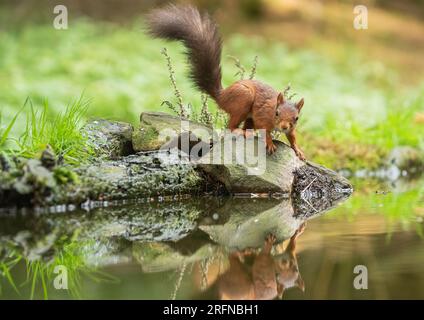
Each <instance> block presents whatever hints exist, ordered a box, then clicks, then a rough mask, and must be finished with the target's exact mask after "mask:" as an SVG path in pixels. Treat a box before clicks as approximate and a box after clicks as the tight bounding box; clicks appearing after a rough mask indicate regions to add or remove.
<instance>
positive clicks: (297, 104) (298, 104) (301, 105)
mask: <svg viewBox="0 0 424 320" xmlns="http://www.w3.org/2000/svg"><path fill="white" fill-rule="evenodd" d="M304 102H305V101H304V100H303V98H302V99H300V100H299V102H298V103H296V109H297V111H299V112H300V110H302V107H303V104H304Z"/></svg>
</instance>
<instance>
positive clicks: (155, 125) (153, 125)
mask: <svg viewBox="0 0 424 320" xmlns="http://www.w3.org/2000/svg"><path fill="white" fill-rule="evenodd" d="M188 131H190V132H193V133H194V134H196V132H197V133H198V134H196V136H198V137H199V138H204V139H203V141H205V142H207V141H206V139H211V137H212V134H213V131H212V128H210V127H208V126H205V125H203V124H200V123H197V122H193V121H189V120H181V118H180V117H177V116H172V115H169V114H167V113H163V112H143V113H142V114H141V115H140V126H139V128H137V129H135V130H134V132H133V137H132V144H133V149H134V150H135V151H136V152H137V151H151V150H159V149H160V148H161V147H162V146H163V145H164V144H166V143H167V142H171V141H172V140H173V139H175V138H178V136H179V135H180V134H181V133H182V132H188ZM200 132H202V134H201V133H200ZM204 135H208V136H209V137H204Z"/></svg>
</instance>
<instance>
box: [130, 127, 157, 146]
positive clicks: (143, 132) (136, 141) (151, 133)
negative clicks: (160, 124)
mask: <svg viewBox="0 0 424 320" xmlns="http://www.w3.org/2000/svg"><path fill="white" fill-rule="evenodd" d="M158 135H159V133H158V132H157V130H156V129H155V128H154V127H150V126H145V127H143V128H139V129H137V130H135V131H134V133H133V148H134V150H157V149H159V148H160V146H161V145H162V143H159V142H158V139H157V138H158Z"/></svg>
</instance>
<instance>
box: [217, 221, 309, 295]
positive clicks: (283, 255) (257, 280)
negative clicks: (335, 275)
mask: <svg viewBox="0 0 424 320" xmlns="http://www.w3.org/2000/svg"><path fill="white" fill-rule="evenodd" d="M305 225H306V224H305V223H303V224H302V225H301V226H300V227H299V229H298V230H296V232H295V233H294V235H293V236H292V237H291V238H290V240H289V243H288V245H287V247H286V249H285V250H281V249H282V248H281V245H280V247H279V249H280V250H281V251H280V252H278V253H277V254H276V255H272V252H271V251H272V249H273V246H274V244H275V241H276V237H275V236H274V235H272V234H271V235H269V236H268V237H267V238H266V239H265V241H264V246H263V248H262V249H261V250H260V252H259V253H257V252H255V251H252V250H244V251H235V252H232V253H230V255H229V257H228V259H229V268H228V270H226V271H225V272H224V273H223V274H221V275H220V276H219V278H218V279H217V287H218V297H219V299H222V300H246V299H248V300H252V299H255V300H265V299H266V300H269V299H274V298H279V299H281V298H282V297H283V293H284V290H286V289H289V288H292V287H298V288H300V289H301V290H302V291H304V289H305V285H304V282H303V280H302V277H301V275H300V272H299V268H298V264H297V259H296V240H297V238H298V237H299V236H300V235H301V234H302V232H303V231H304V229H305Z"/></svg>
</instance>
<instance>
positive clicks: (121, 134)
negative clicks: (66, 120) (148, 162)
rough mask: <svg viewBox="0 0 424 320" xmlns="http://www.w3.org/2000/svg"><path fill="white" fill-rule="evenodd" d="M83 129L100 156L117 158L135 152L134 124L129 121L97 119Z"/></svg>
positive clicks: (95, 151) (89, 142) (91, 145)
mask: <svg viewBox="0 0 424 320" xmlns="http://www.w3.org/2000/svg"><path fill="white" fill-rule="evenodd" d="M82 130H83V134H84V135H85V136H86V137H87V140H88V144H89V146H90V147H91V148H92V149H93V151H94V153H95V156H96V157H98V158H105V159H117V158H119V157H122V156H127V155H129V154H131V153H133V149H132V134H133V126H132V125H131V124H129V123H126V122H120V121H110V120H104V119H95V120H91V121H89V122H88V123H87V124H86V125H85V126H84V127H83V129H82Z"/></svg>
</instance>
